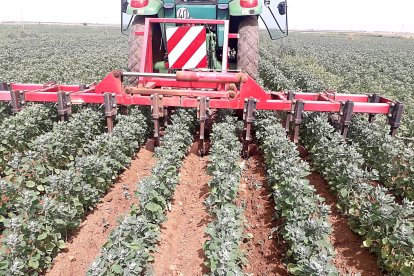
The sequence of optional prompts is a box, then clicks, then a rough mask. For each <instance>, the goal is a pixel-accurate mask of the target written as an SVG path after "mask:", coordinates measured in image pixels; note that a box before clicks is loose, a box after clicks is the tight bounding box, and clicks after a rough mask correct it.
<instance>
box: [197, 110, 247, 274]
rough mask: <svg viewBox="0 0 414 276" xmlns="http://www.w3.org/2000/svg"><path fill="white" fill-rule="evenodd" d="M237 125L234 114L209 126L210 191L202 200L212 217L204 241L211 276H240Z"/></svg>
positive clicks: (239, 168)
mask: <svg viewBox="0 0 414 276" xmlns="http://www.w3.org/2000/svg"><path fill="white" fill-rule="evenodd" d="M237 129H238V124H237V122H236V120H235V119H234V117H231V116H225V117H223V120H222V122H220V123H216V124H214V125H213V133H212V134H211V137H210V139H211V143H212V146H211V150H210V162H209V164H208V173H209V174H210V175H211V180H210V181H209V183H208V185H209V186H210V194H209V196H208V198H207V199H206V205H207V206H208V207H209V209H210V212H211V215H212V217H213V218H214V219H213V221H212V222H211V223H209V224H208V226H207V229H206V233H207V234H208V235H209V236H210V239H209V240H207V241H206V243H205V244H204V246H203V248H204V252H205V254H206V257H207V262H206V263H207V265H208V267H209V268H210V270H211V275H243V270H242V268H241V265H242V263H243V262H244V261H245V260H244V256H243V253H242V252H241V249H240V245H241V243H242V240H243V222H244V216H243V209H242V208H240V207H238V206H237V205H236V202H235V201H236V199H237V195H238V191H239V185H240V177H241V167H240V152H241V144H240V142H239V141H238V137H237V135H236V134H237Z"/></svg>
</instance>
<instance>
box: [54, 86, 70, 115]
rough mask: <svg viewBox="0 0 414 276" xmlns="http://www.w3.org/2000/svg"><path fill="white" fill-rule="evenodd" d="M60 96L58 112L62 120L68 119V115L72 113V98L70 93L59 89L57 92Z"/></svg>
mask: <svg viewBox="0 0 414 276" xmlns="http://www.w3.org/2000/svg"><path fill="white" fill-rule="evenodd" d="M57 97H58V114H59V116H60V120H61V121H62V122H63V121H65V120H66V119H67V116H68V115H70V114H72V102H71V100H70V93H68V92H64V91H59V92H57Z"/></svg>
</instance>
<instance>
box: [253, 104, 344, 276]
mask: <svg viewBox="0 0 414 276" xmlns="http://www.w3.org/2000/svg"><path fill="white" fill-rule="evenodd" d="M255 126H256V130H257V132H256V137H257V138H258V139H259V140H260V142H261V149H262V150H263V152H264V156H265V164H266V167H267V174H268V181H269V183H270V184H271V185H272V190H273V197H274V200H275V202H276V210H277V211H278V213H279V214H280V215H281V216H282V217H283V219H284V222H285V223H284V226H283V232H282V235H283V238H284V239H285V241H286V242H287V244H288V248H289V250H288V256H289V261H290V262H289V264H288V270H289V272H290V273H291V274H293V275H336V274H337V273H338V272H337V269H336V267H335V266H334V265H333V263H332V258H333V256H334V251H333V246H332V244H331V242H330V240H329V235H330V234H331V233H332V226H331V225H330V223H329V222H328V215H329V213H330V208H329V207H328V206H326V205H325V204H324V203H323V202H324V201H325V199H324V198H322V197H321V196H319V195H317V194H316V191H315V188H314V187H313V186H312V185H311V184H310V183H309V181H308V180H306V179H305V178H306V177H307V176H308V175H309V173H310V171H309V166H308V164H307V163H306V162H305V161H302V160H301V159H300V158H299V156H298V152H297V150H296V145H295V144H293V143H292V142H290V141H289V140H288V139H286V132H285V130H284V128H283V127H282V126H281V124H280V122H279V121H278V119H277V117H276V116H275V115H274V114H273V113H271V112H262V113H260V114H259V117H258V120H257V122H256V125H255Z"/></svg>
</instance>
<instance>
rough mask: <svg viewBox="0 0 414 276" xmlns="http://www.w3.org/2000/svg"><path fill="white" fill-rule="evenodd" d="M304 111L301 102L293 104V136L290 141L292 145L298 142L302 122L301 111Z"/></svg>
mask: <svg viewBox="0 0 414 276" xmlns="http://www.w3.org/2000/svg"><path fill="white" fill-rule="evenodd" d="M304 109H305V102H304V101H303V100H298V101H296V102H295V109H294V112H293V123H294V125H295V126H294V128H293V135H292V137H291V140H292V142H293V143H295V144H297V143H298V142H299V128H300V125H301V124H302V121H303V111H304Z"/></svg>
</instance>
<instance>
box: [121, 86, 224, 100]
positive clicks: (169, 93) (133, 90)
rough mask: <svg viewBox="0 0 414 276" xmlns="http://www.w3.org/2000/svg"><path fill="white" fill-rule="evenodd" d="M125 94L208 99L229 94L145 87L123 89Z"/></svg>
mask: <svg viewBox="0 0 414 276" xmlns="http://www.w3.org/2000/svg"><path fill="white" fill-rule="evenodd" d="M125 93H127V94H142V95H152V94H159V95H164V96H179V97H190V98H197V97H210V98H226V99H228V98H230V93H229V92H227V91H208V90H188V89H161V88H145V87H134V86H127V87H125Z"/></svg>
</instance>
